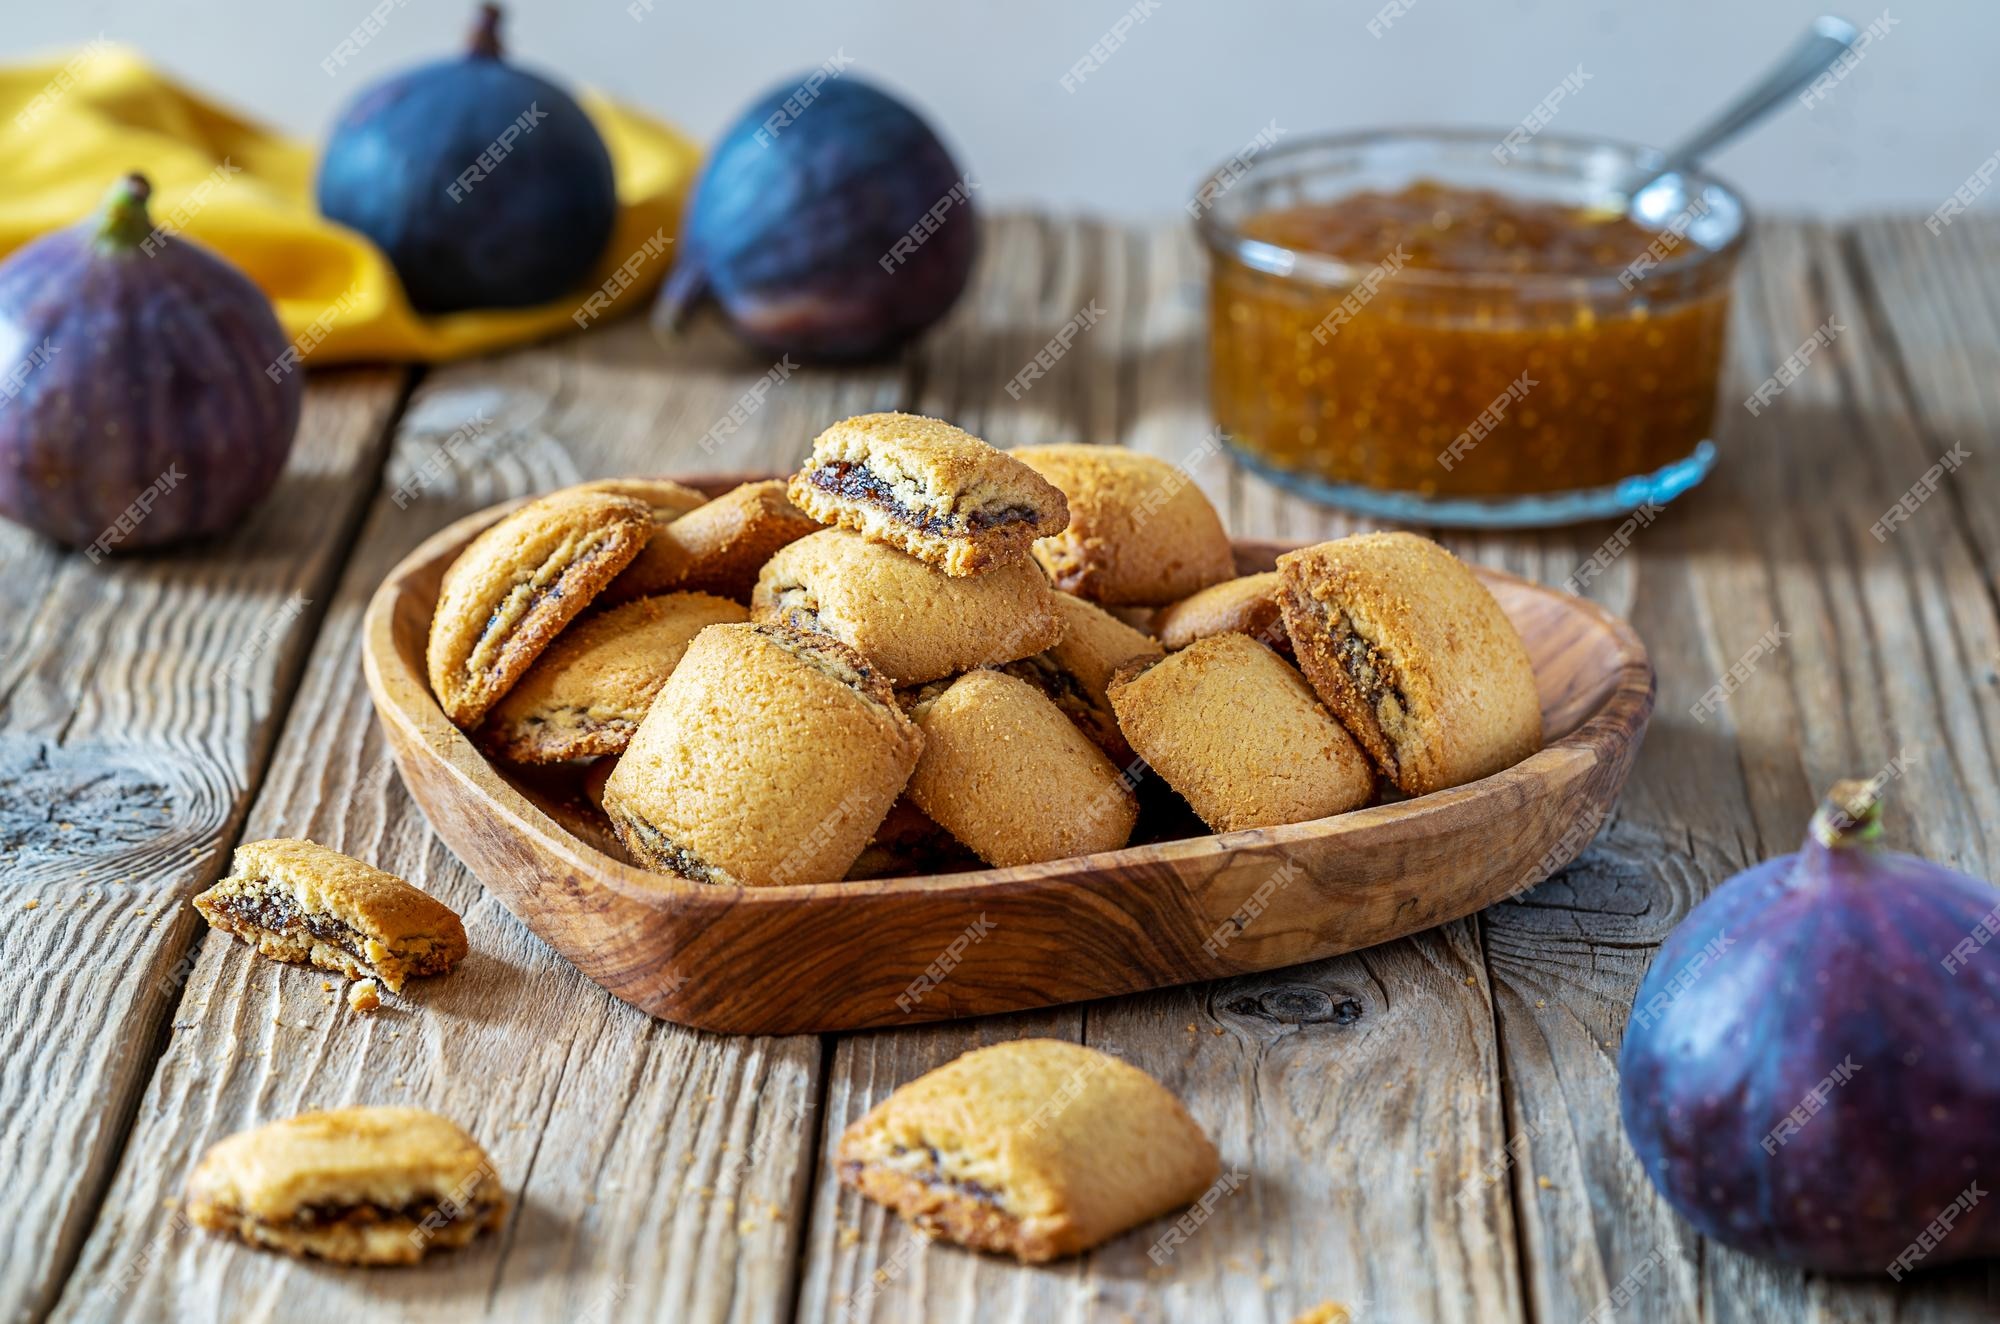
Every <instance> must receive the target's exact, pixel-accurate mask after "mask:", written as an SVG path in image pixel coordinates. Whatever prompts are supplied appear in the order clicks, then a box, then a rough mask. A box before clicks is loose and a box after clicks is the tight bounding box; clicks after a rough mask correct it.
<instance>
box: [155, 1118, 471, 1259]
mask: <svg viewBox="0 0 2000 1324" xmlns="http://www.w3.org/2000/svg"><path fill="white" fill-rule="evenodd" d="M187 1212H188V1217H189V1219H190V1220H192V1221H193V1222H194V1224H195V1225H196V1226H197V1227H205V1228H208V1229H209V1230H210V1231H213V1232H222V1233H226V1234H228V1235H230V1236H233V1237H236V1238H238V1239H240V1240H242V1241H246V1242H248V1243H250V1244H251V1245H253V1246H260V1247H263V1248H264V1249H267V1250H277V1251H283V1252H285V1253H286V1254H288V1255H300V1256H307V1255H310V1256H315V1257H317V1258H319V1259H322V1260H330V1261H332V1262H333V1263H335V1264H415V1263H416V1262H417V1261H419V1260H421V1259H422V1258H423V1257H424V1255H425V1254H426V1253H427V1252H428V1251H431V1250H444V1249H452V1248H456V1247H460V1246H464V1245H466V1244H467V1243H469V1242H470V1241H472V1240H473V1239H474V1238H476V1237H478V1236H479V1235H480V1234H481V1233H483V1232H489V1231H492V1230H494V1229H496V1228H498V1227H499V1226H500V1224H501V1223H502V1222H503V1221H504V1220H505V1218H506V1216H507V1194H506V1192H505V1191H503V1190H502V1189H501V1187H500V1178H499V1174H498V1173H497V1172H495V1171H494V1168H493V1160H492V1159H490V1158H488V1157H487V1156H486V1151H485V1150H484V1149H481V1148H480V1147H479V1142H478V1141H476V1140H474V1139H473V1138H472V1137H471V1136H469V1135H467V1134H466V1133H465V1132H464V1131H463V1130H461V1129H460V1128H459V1127H458V1126H456V1125H455V1124H453V1123H452V1122H449V1121H447V1120H445V1119H444V1118H442V1117H440V1116H438V1115H437V1114H436V1113H433V1112H427V1111H425V1110H424V1109H422V1108H339V1109H335V1110H334V1111H332V1112H312V1113H302V1114H300V1115H299V1116H297V1117H291V1118H287V1119H285V1120H284V1121H280V1122H271V1123H269V1124H268V1125H265V1126H260V1127H258V1128H256V1129H255V1130H253V1131H241V1132H238V1133H237V1134H235V1135H233V1136H230V1137H228V1138H227V1139H225V1140H222V1141H219V1142H218V1143H216V1144H215V1145H213V1146H211V1147H210V1148H209V1150H208V1152H207V1153H206V1154H203V1155H202V1157H201V1162H199V1163H197V1164H196V1165H195V1169H194V1172H193V1174H192V1175H191V1176H190V1177H189V1178H188V1188H187Z"/></svg>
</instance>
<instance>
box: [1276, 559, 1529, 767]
mask: <svg viewBox="0 0 2000 1324" xmlns="http://www.w3.org/2000/svg"><path fill="white" fill-rule="evenodd" d="M1278 573H1279V574H1280V575H1281V576H1283V579H1284V589H1285V592H1284V599H1283V604H1282V605H1283V608H1284V613H1285V628H1286V629H1287V630H1288V631H1289V632H1290V634H1291V636H1292V646H1293V647H1294V648H1295V649H1296V650H1297V652H1298V658H1299V665H1300V667H1301V668H1303V669H1304V671H1305V673H1306V676H1307V678H1308V679H1309V680H1311V681H1312V684H1313V688H1314V689H1316V690H1318V691H1319V696H1320V698H1322V699H1324V700H1325V701H1326V706H1327V707H1328V708H1330V709H1331V710H1332V711H1333V714H1334V716H1336V717H1338V718H1339V719H1340V720H1341V722H1342V723H1343V724H1345V725H1346V727H1347V729H1348V730H1349V731H1351V732H1353V733H1354V737H1355V739H1357V740H1359V741H1360V742H1361V744H1362V746H1363V747H1364V748H1366V749H1367V751H1368V753H1369V755H1370V756H1371V757H1372V758H1373V759H1374V760H1375V762H1376V763H1377V764H1378V765H1380V767H1381V768H1382V770H1383V772H1384V773H1386V774H1387V775H1388V777H1389V780H1390V781H1392V782H1394V783H1395V784H1396V787H1397V789H1399V790H1401V791H1403V792H1404V793H1405V794H1407V795H1423V794H1425V793H1427V792H1430V791H1437V790H1443V789H1444V788H1445V787H1448V786H1460V785H1463V784H1464V783H1466V782H1469V781H1476V780H1478V779H1479V778H1481V777H1485V776H1488V775H1490V774H1492V773H1495V772H1498V771H1500V770H1501V769H1502V768H1506V767H1510V766H1512V765H1513V764H1515V763H1518V762H1520V761H1521V760H1522V759H1524V758H1526V757H1527V756H1528V755H1530V754H1532V753H1534V752H1535V751H1536V750H1537V749H1540V748H1541V745H1542V709H1541V701H1540V699H1539V697H1538V696H1537V693H1536V690H1535V671H1534V667H1533V666H1532V665H1531V664H1530V663H1529V661H1528V650H1527V649H1526V648H1525V647H1524V646H1523V645H1522V643H1521V636H1520V634H1519V633H1517V632H1516V631H1515V629H1514V623H1513V622H1512V621H1510V620H1508V619H1507V613H1506V612H1504V611H1502V610H1501V609H1500V604H1499V603H1498V602H1496V601H1494V598H1493V595H1492V594H1491V593H1489V592H1487V591H1486V586H1485V585H1484V584H1482V583H1480V582H1479V580H1478V578H1477V577H1476V576H1475V575H1473V573H1472V571H1471V570H1469V569H1467V568H1466V566H1465V563H1464V562H1462V561H1460V560H1459V559H1458V558H1457V557H1455V556H1453V555H1452V554H1451V553H1450V552H1448V551H1446V550H1445V549H1444V548H1442V547H1440V546H1438V545H1437V544H1436V543H1434V542H1432V541H1431V540H1430V539H1428V538H1420V537H1418V536H1417V535H1416V534H1413V533H1363V534H1357V535H1355V536H1354V537H1351V538H1342V539H1339V540H1338V541H1335V542H1326V543H1320V544H1319V545H1318V546H1316V547H1307V548H1303V549H1301V550H1299V551H1296V552H1287V553H1286V554H1285V555H1283V556H1281V557H1279V558H1278Z"/></svg>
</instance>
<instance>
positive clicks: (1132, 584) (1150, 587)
mask: <svg viewBox="0 0 2000 1324" xmlns="http://www.w3.org/2000/svg"><path fill="white" fill-rule="evenodd" d="M1011 454H1012V455H1013V456H1014V457H1015V458H1016V459H1018V460H1020V461H1021V462H1022V463H1024V464H1026V465H1027V466H1028V467H1029V468H1031V469H1033V470H1035V471H1036V472H1037V473H1039V474H1041V475H1042V477H1044V478H1046V479H1048V480H1049V481H1050V482H1052V483H1054V484H1055V485H1056V486H1057V487H1059V488H1061V489H1062V493H1063V495H1064V496H1065V497H1067V498H1068V499H1069V527H1068V528H1066V529H1064V530H1063V531H1062V532H1061V533H1059V534H1057V535H1056V536H1054V537H1052V538H1043V539H1041V540H1040V541H1039V542H1037V543H1036V544H1035V549H1034V550H1035V559H1036V560H1037V561H1040V562H1041V564H1042V568H1043V569H1044V570H1046V571H1048V573H1049V578H1050V579H1052V580H1054V581H1055V586H1056V587H1057V588H1059V589H1061V590H1063V591H1064V592H1065V593H1074V594H1076V595H1077V596H1078V597H1080V598H1088V599H1090V600H1091V601H1092V602H1097V603H1102V604H1104V605H1106V606H1158V605H1160V604H1161V603H1166V602H1174V601H1176V600H1178V599H1180V598H1184V597H1186V596H1188V595H1189V594H1190V593H1195V592H1198V591H1199V590H1201V589H1204V588H1207V587H1208V586H1209V585H1210V584H1219V583H1221V582H1222V581H1223V580H1225V579H1229V578H1231V577H1232V576H1234V575H1235V574H1236V557H1235V553H1234V552H1233V551H1232V550H1231V548H1230V545H1229V535H1228V534H1227V533H1225V532H1224V531H1223V528H1222V520H1221V517H1219V516H1218V515H1217V514H1216V513H1215V507H1214V506H1211V505H1210V504H1209V503H1208V498H1207V497H1205V496H1203V495H1202V492H1201V489H1200V488H1199V487H1196V486H1195V485H1194V481H1193V480H1192V479H1190V478H1189V477H1188V476H1187V474H1186V473H1185V472H1184V471H1182V470H1180V469H1178V468H1176V467H1175V466H1173V465H1171V464H1169V463H1167V462H1166V461H1165V460H1162V459H1159V458H1157V457H1155V456H1151V455H1143V454H1141V453H1139V452H1138V451H1129V450H1124V449H1122V448H1120V447H1117V446H1077V445H1063V446H1022V447H1019V448H1017V449H1015V450H1014V451H1012V452H1011Z"/></svg>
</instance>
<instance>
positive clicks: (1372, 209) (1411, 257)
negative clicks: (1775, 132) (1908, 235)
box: [1196, 130, 1747, 527]
mask: <svg viewBox="0 0 2000 1324" xmlns="http://www.w3.org/2000/svg"><path fill="white" fill-rule="evenodd" d="M1501 137H1502V135H1501V134H1500V133H1498V132H1495V133H1491V134H1488V133H1483V132H1479V131H1476V130H1407V131H1394V132H1387V133H1375V134H1366V135H1358V136H1352V137H1339V138H1320V139H1315V140H1312V141H1309V142H1304V143H1301V144H1299V145H1297V146H1293V147H1289V148H1284V149H1280V150H1278V151H1273V152H1268V153H1265V154H1263V155H1262V156H1259V157H1258V158H1257V159H1256V160H1255V162H1254V163H1253V164H1251V165H1250V167H1249V168H1248V169H1247V170H1243V169H1242V168H1241V167H1240V165H1239V166H1237V167H1236V168H1235V169H1234V170H1230V169H1228V168H1225V171H1223V172H1218V173H1217V175H1216V176H1215V178H1214V179H1213V180H1211V182H1210V183H1209V184H1208V185H1206V186H1204V188H1203V190H1202V193H1201V195H1200V196H1199V197H1198V199H1197V203H1196V211H1197V224H1198V226H1199V228H1200V230H1201V233H1202V238H1203V241H1204V242H1205V244H1206V245H1207V247H1208V250H1209V253H1210V258H1211V274H1210V313H1209V336H1210V344H1209V353H1210V387H1209V389H1210V396H1211V400H1212V403H1213V407H1214V410H1215V417H1216V421H1217V423H1218V424H1219V425H1220V426H1221V429H1222V432H1223V436H1224V438H1225V440H1226V441H1227V443H1228V444H1229V446H1230V448H1231V450H1232V451H1233V452H1234V453H1235V454H1236V456H1237V457H1238V458H1239V459H1240V460H1241V461H1242V462H1243V463H1245V464H1246V465H1248V466H1249V467H1250V468H1252V469H1254V470H1256V471H1258V472H1260V473H1262V474H1264V475H1265V476H1267V477H1269V478H1271V479H1273V480H1274V481H1276V482H1278V483H1279V484H1281V485H1283V486H1285V487H1288V488H1290V489H1292V490H1294V491H1298V492H1301V493H1303V494H1305V495H1307V496H1310V497H1314V498H1317V499H1319V500H1323V501H1327V502H1331V503H1333V504H1335V505H1341V506H1347V507H1349V508H1352V509H1356V510H1361V511H1364V512H1367V513H1370V514H1375V515H1381V516H1386V517H1389V518H1393V519H1401V520H1408V521H1414V522H1420V523H1428V524H1450V525H1464V526H1491V527H1506V526H1523V525H1536V524H1559V523H1565V522H1570V521H1575V520H1582V519H1595V518H1602V517H1606V516H1612V515H1621V514H1624V513H1627V512H1629V511H1632V510H1635V509H1637V508H1639V507H1640V506H1642V505H1645V504H1647V503H1649V502H1650V503H1660V502H1665V501H1667V500H1670V499H1671V498H1673V497H1674V496H1677V495H1679V494H1680V493H1681V492H1684V491H1686V490H1687V489H1688V488H1689V487H1692V486H1693V485H1694V484H1696V483H1698V482H1700V481H1701V479H1702V478H1703V477H1704V476H1705V475H1706V474H1707V473H1708V471H1709V469H1710V468H1711V467H1712V466H1713V464H1714V462H1715V447H1714V444H1713V442H1712V441H1711V440H1710V437H1709V434H1710V431H1711V428H1712V424H1713V421H1714V417H1715V408H1716V399H1717V391H1716V388H1717V384H1718V379H1719V377H1720V374H1721V369H1722V352H1723V342H1724V336H1725V331H1726V328H1727V324H1728V320H1729V290H1730V282H1731V277H1732V275H1733V273H1734V269H1735V265H1736V257H1737V254H1738V253H1739V252H1740V251H1741V248H1742V245H1743V239H1744V233H1745V227H1746V224H1747V222H1746V218H1745V213H1744V209H1743V204H1742V202H1741V200H1740V199H1739V198H1738V197H1737V195H1736V193H1735V192H1734V190H1732V189H1730V188H1729V187H1727V186H1726V185H1724V184H1721V183H1720V182H1718V181H1716V180H1714V179H1712V178H1709V177H1707V176H1705V175H1701V174H1698V173H1693V172H1689V173H1685V174H1673V175H1668V176H1666V177H1664V178H1663V179H1661V180H1659V181H1656V182H1655V183H1653V184H1651V185H1649V186H1648V187H1647V188H1645V189H1644V190H1642V191H1641V192H1640V194H1639V195H1638V197H1637V198H1636V199H1634V200H1633V202H1632V204H1631V205H1630V206H1629V207H1625V206H1618V207H1608V206H1607V205H1606V199H1611V198H1617V197H1618V196H1619V195H1618V190H1619V188H1620V186H1621V185H1622V184H1623V183H1624V182H1625V181H1627V180H1629V179H1631V178H1632V177H1633V176H1634V175H1635V173H1638V172H1641V171H1643V170H1644V169H1645V168H1647V167H1648V166H1650V165H1652V164H1654V163H1655V162H1656V161H1657V156H1656V154H1653V153H1649V152H1647V151H1645V150H1644V149H1639V148H1632V147H1626V146H1623V145H1620V144H1615V143H1608V142H1599V141H1590V140H1580V139H1568V138H1558V137H1556V136H1554V135H1547V134H1544V135H1541V136H1539V137H1537V138H1536V139H1534V140H1533V141H1532V142H1531V143H1530V144H1529V145H1528V147H1527V148H1526V149H1525V150H1524V151H1522V152H1521V153H1519V154H1518V155H1516V156H1515V157H1514V158H1513V159H1512V160H1511V161H1509V162H1507V163H1506V164H1501V163H1500V162H1499V161H1497V160H1496V158H1495V155H1494V151H1493V149H1494V146H1495V144H1496V143H1498V142H1499V141H1500V140H1501Z"/></svg>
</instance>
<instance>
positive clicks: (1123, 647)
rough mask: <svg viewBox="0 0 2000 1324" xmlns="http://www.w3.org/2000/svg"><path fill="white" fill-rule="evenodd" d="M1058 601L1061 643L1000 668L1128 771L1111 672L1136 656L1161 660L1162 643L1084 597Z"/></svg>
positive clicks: (1067, 596) (1129, 751)
mask: <svg viewBox="0 0 2000 1324" xmlns="http://www.w3.org/2000/svg"><path fill="white" fill-rule="evenodd" d="M1054 602H1055V607H1056V615H1057V616H1058V617H1060V618H1061V619H1062V625H1063V637H1062V639H1061V640H1060V641H1059V642H1057V644H1056V645H1055V647H1053V648H1050V649H1048V650H1046V651H1045V652H1040V653H1037V654H1035V655H1034V656H1033V657H1024V658H1022V659H1021V660H1020V661H1018V662H1009V663H1007V664H1006V665H1005V666H1003V667H1001V668H1000V669H1001V670H1002V671H1004V672H1006V673H1007V674H1008V675H1010V676H1018V677H1020V678H1021V679H1022V680H1025V681H1027V682H1028V683H1029V684H1030V685H1033V686H1035V687H1036V688H1037V689H1039V690H1041V692H1042V693H1043V694H1046V695H1047V696H1048V697H1049V698H1050V700H1052V701H1053V702H1054V703H1055V705H1056V707H1058V708H1060V709H1062V711H1063V715H1064V716H1065V717H1067V718H1069V720H1070V721H1072V722H1074V723H1076V727H1077V729H1078V730H1079V731H1082V732H1083V733H1084V734H1085V735H1087V736H1089V737H1090V738H1091V740H1092V741H1094V742H1096V744H1097V747H1098V748H1099V749H1101V750H1103V751H1104V753H1105V755H1106V756H1107V757H1109V758H1110V759H1111V761H1112V762H1113V763H1115V764H1116V765H1117V766H1119V767H1120V768H1124V767H1126V766H1128V765H1130V763H1131V762H1132V747H1131V746H1130V745H1129V744H1127V743H1126V741H1125V737H1124V736H1123V735H1122V734H1121V733H1120V732H1119V730H1118V719H1117V717H1116V716H1114V715H1113V714H1112V711H1111V701H1110V700H1109V699H1108V698H1107V697H1106V696H1105V689H1106V687H1107V686H1109V685H1110V683H1111V675H1112V673H1113V672H1115V671H1116V670H1117V669H1118V668H1119V667H1120V666H1122V665H1123V664H1125V663H1127V662H1130V661H1131V660H1133V659H1134V658H1144V657H1159V656H1160V655H1161V649H1160V645H1159V642H1158V641H1157V640H1155V639H1154V638H1153V637H1152V636H1151V635H1149V634H1146V633H1144V632H1143V631H1140V630H1135V629H1133V628H1132V627H1131V626H1129V625H1127V624H1126V623H1125V622H1123V621H1121V620H1119V619H1118V618H1117V617H1116V616H1113V615H1112V614H1111V613H1109V612H1107V611H1105V610H1104V609H1103V608H1102V607H1099V606H1097V605H1096V604H1095V603H1089V602H1085V601H1084V600H1083V599H1082V598H1079V597H1074V596H1072V595H1070V594H1068V593H1058V594H1056V595H1055V598H1054Z"/></svg>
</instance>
